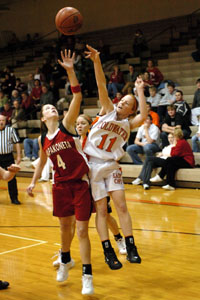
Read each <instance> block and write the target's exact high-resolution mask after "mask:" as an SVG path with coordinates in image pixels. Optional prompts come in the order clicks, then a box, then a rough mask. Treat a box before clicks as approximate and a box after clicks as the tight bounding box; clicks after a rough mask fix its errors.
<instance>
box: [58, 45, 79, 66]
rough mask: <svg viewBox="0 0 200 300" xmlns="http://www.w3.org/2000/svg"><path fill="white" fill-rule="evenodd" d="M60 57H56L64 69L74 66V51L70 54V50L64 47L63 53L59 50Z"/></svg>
mask: <svg viewBox="0 0 200 300" xmlns="http://www.w3.org/2000/svg"><path fill="white" fill-rule="evenodd" d="M61 58H62V61H61V60H60V59H58V63H59V64H60V65H61V66H62V67H63V68H64V69H66V70H69V69H73V68H74V58H75V53H73V54H72V56H71V50H67V49H65V51H64V53H63V51H61Z"/></svg>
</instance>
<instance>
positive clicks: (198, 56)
mask: <svg viewBox="0 0 200 300" xmlns="http://www.w3.org/2000/svg"><path fill="white" fill-rule="evenodd" d="M191 55H192V58H193V59H194V61H196V62H199V61H200V32H199V33H198V36H197V39H196V51H194V52H192V54H191Z"/></svg>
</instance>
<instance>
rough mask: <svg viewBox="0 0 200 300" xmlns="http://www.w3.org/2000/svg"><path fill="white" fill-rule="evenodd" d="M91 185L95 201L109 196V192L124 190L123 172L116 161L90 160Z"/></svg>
mask: <svg viewBox="0 0 200 300" xmlns="http://www.w3.org/2000/svg"><path fill="white" fill-rule="evenodd" d="M89 165H90V184H91V189H92V196H93V199H94V200H95V201H98V200H100V199H102V198H105V197H107V196H108V193H109V192H112V191H118V190H124V183H123V179H122V170H121V168H120V166H119V164H118V163H117V162H116V161H114V160H110V161H104V160H101V159H98V158H90V160H89Z"/></svg>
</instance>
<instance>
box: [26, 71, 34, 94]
mask: <svg viewBox="0 0 200 300" xmlns="http://www.w3.org/2000/svg"><path fill="white" fill-rule="evenodd" d="M34 83H35V81H34V76H33V74H32V73H31V74H29V75H28V82H27V92H28V94H29V95H31V93H32V89H33V88H34V86H35V84H34Z"/></svg>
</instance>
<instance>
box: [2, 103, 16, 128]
mask: <svg viewBox="0 0 200 300" xmlns="http://www.w3.org/2000/svg"><path fill="white" fill-rule="evenodd" d="M12 111H13V109H12V107H11V105H10V102H9V101H7V102H6V103H5V104H4V106H3V111H2V112H1V114H2V115H3V116H5V117H6V125H10V124H11V116H12Z"/></svg>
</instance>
